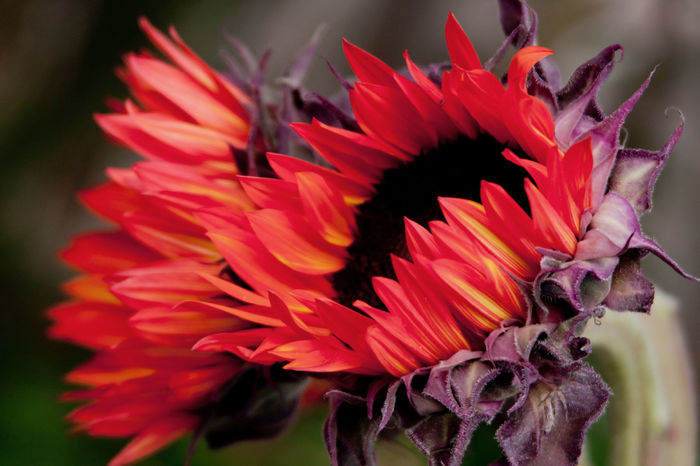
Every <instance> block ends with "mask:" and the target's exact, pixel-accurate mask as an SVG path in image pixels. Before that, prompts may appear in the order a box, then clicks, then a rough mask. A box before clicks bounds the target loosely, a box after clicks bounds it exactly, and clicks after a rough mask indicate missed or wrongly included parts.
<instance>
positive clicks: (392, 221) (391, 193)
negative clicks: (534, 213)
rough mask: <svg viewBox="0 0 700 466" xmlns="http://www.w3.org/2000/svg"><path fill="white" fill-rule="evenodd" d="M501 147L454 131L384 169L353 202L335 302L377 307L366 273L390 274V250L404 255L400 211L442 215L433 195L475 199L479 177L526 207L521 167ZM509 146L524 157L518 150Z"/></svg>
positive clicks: (421, 219) (421, 216) (424, 220)
mask: <svg viewBox="0 0 700 466" xmlns="http://www.w3.org/2000/svg"><path fill="white" fill-rule="evenodd" d="M505 147H506V146H505V145H503V144H501V143H499V142H498V141H496V140H495V139H494V138H493V137H491V136H489V135H481V136H479V137H478V138H477V139H470V138H468V137H466V136H460V137H458V138H457V139H455V140H453V141H449V142H444V143H441V144H440V145H439V146H438V147H436V148H435V149H433V150H431V151H428V152H424V153H422V154H421V155H419V156H418V157H416V158H415V159H414V160H412V161H411V162H409V163H406V164H404V165H402V166H400V167H397V168H392V169H390V170H387V171H386V172H385V173H384V177H383V178H382V180H381V181H380V182H379V184H378V185H377V186H376V194H375V195H374V197H372V199H370V200H368V201H367V202H365V203H364V204H362V205H361V206H360V207H359V212H358V214H357V234H356V235H355V240H354V242H353V243H352V244H351V245H350V247H348V254H349V259H348V261H347V263H346V265H345V267H344V268H343V269H342V270H340V271H338V272H336V273H335V274H333V276H332V283H333V287H334V289H335V291H336V293H337V300H338V302H340V303H342V304H344V305H346V306H350V305H351V304H352V303H353V302H354V301H355V300H357V299H361V300H363V301H365V302H367V303H369V304H371V305H372V306H375V307H379V308H383V305H382V303H381V301H380V300H379V298H378V297H377V295H376V294H375V293H374V289H373V288H372V277H374V276H380V277H389V278H396V277H395V274H394V271H393V268H392V265H391V256H390V254H395V255H396V256H399V257H403V258H405V259H410V257H409V256H410V255H409V253H408V250H407V248H406V240H405V232H404V217H408V218H409V219H411V220H413V221H414V222H417V223H419V224H421V225H422V226H424V227H427V226H428V222H430V221H431V220H442V219H443V216H442V212H441V211H440V206H439V205H438V201H437V199H438V197H458V198H463V199H472V200H475V201H480V198H481V197H480V195H479V191H480V187H481V181H482V180H488V181H491V182H494V183H497V184H499V185H501V186H503V188H504V189H506V191H508V193H509V194H510V196H511V197H512V198H513V199H514V200H515V201H516V202H517V203H518V204H519V205H520V206H522V207H523V208H524V209H525V210H526V211H528V212H529V209H528V207H529V205H528V202H527V197H526V196H525V190H524V188H523V179H524V178H526V177H527V176H528V175H527V172H526V171H525V170H524V169H522V168H521V167H519V166H517V165H515V164H513V163H511V162H509V161H507V160H506V159H505V158H504V157H503V156H502V155H501V152H502V151H503V149H505ZM514 152H515V153H516V154H517V155H518V156H520V157H526V156H525V155H524V154H523V153H522V151H519V150H515V151H514Z"/></svg>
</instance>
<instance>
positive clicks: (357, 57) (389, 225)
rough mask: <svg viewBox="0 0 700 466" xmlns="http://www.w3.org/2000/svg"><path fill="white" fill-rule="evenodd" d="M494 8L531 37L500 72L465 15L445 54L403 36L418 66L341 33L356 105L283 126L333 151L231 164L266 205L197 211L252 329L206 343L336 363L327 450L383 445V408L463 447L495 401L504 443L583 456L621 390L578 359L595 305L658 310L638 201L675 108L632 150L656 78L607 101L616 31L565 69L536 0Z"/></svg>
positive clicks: (367, 453) (352, 456)
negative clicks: (655, 135) (240, 168)
mask: <svg viewBox="0 0 700 466" xmlns="http://www.w3.org/2000/svg"><path fill="white" fill-rule="evenodd" d="M501 6H502V15H503V16H502V23H503V25H504V29H505V32H506V34H507V35H508V41H507V42H506V44H505V45H504V47H507V46H508V45H510V44H513V45H515V46H516V48H518V51H517V53H516V54H515V56H514V57H513V59H512V60H511V62H510V64H509V66H508V72H507V78H506V79H504V80H501V79H499V77H498V76H496V75H494V74H493V73H492V72H491V71H490V67H491V66H492V65H493V60H490V61H489V62H488V63H487V65H486V66H482V63H481V61H480V60H479V58H478V56H477V54H476V52H475V50H474V49H473V47H472V46H471V44H470V42H469V39H468V38H467V36H466V35H465V34H464V32H463V31H462V29H461V27H460V26H459V24H458V23H457V20H456V19H455V18H454V17H453V16H452V15H450V17H449V18H448V20H447V26H446V41H447V47H448V51H449V53H450V59H451V64H450V65H449V66H447V67H446V69H445V70H444V72H443V73H442V74H435V73H432V72H428V73H425V72H423V71H422V70H421V68H420V67H418V66H417V65H416V64H414V63H413V62H412V61H411V59H410V57H409V56H408V54H406V55H405V58H406V66H407V70H408V75H410V78H409V77H407V76H405V75H404V74H401V73H398V72H396V71H394V70H392V69H391V68H390V67H388V66H387V65H386V64H384V63H383V62H381V61H380V60H378V59H377V58H376V57H374V56H372V55H370V54H369V53H367V52H365V51H363V50H362V49H360V48H358V47H356V46H354V45H352V44H350V43H349V42H345V43H344V49H345V54H346V56H347V59H348V61H349V62H350V65H351V67H352V69H353V71H354V73H355V75H356V76H357V81H356V82H355V83H354V84H353V85H348V86H347V87H348V94H349V100H350V103H351V106H352V111H353V116H354V122H352V121H351V122H350V124H345V125H344V126H342V127H341V126H334V125H329V124H325V123H323V122H321V121H316V120H314V121H312V122H311V123H299V124H293V125H292V127H293V128H294V129H295V131H296V132H297V133H298V134H299V135H300V136H301V137H302V138H303V139H304V140H305V141H306V142H307V143H308V144H309V145H310V146H311V147H313V148H314V149H315V150H316V151H317V152H318V154H320V155H321V156H322V157H323V158H324V159H325V161H327V162H328V164H330V165H331V167H330V168H329V167H327V166H319V165H314V164H311V163H309V162H305V161H303V160H300V159H296V158H293V157H290V156H286V155H282V154H277V153H270V154H268V161H269V164H270V166H271V168H272V169H273V170H274V172H275V173H276V175H277V178H259V177H246V176H239V178H238V179H239V181H240V183H241V185H242V187H243V190H244V191H245V192H246V194H247V195H248V197H249V198H250V199H251V201H252V202H253V203H254V204H255V206H256V207H257V209H256V210H253V211H248V212H231V211H230V210H226V209H221V208H211V209H205V210H202V211H200V213H199V218H200V220H201V221H202V223H203V225H204V227H205V228H206V230H207V232H208V236H209V237H210V238H211V239H212V241H213V243H214V244H215V245H216V247H217V249H218V250H219V251H220V252H221V254H222V255H223V257H224V259H225V260H226V262H227V263H228V264H229V266H230V267H231V269H232V270H233V271H234V272H235V273H236V275H237V276H238V277H240V278H241V279H242V280H243V281H244V282H245V283H246V284H247V285H248V286H246V287H243V286H239V285H237V284H232V283H230V282H224V281H221V280H219V279H217V278H215V277H212V276H210V277H209V278H208V279H209V282H210V283H212V284H214V285H216V286H218V287H219V288H220V290H221V291H222V292H224V293H226V294H228V295H229V296H231V297H233V298H235V299H236V300H238V301H239V302H241V303H245V304H243V305H236V306H224V307H222V308H221V307H220V308H221V309H222V310H223V311H225V312H226V313H228V314H231V315H235V316H238V317H240V318H241V319H246V320H248V321H250V322H252V323H254V324H257V327H256V328H254V329H246V330H242V331H235V332H224V333H220V334H215V335H210V336H207V337H205V338H204V339H202V340H200V341H199V342H198V343H197V344H196V346H195V347H196V348H197V349H199V350H203V351H217V352H220V351H229V352H231V353H233V354H236V355H238V356H240V357H242V358H245V359H247V360H250V361H255V362H259V363H262V364H270V363H275V362H280V361H284V362H286V363H287V364H286V366H285V368H286V369H290V370H297V371H306V372H315V373H322V374H327V376H329V377H331V378H333V379H334V381H335V384H336V387H337V388H338V390H337V391H334V392H331V394H330V395H329V396H330V398H331V408H332V412H331V416H330V418H329V420H328V422H327V424H326V431H325V434H326V441H327V444H328V447H329V452H330V454H331V458H332V460H333V462H334V464H338V463H343V464H344V463H348V464H350V463H352V461H359V462H360V463H366V462H372V461H373V450H372V445H373V440H374V439H376V437H377V435H378V434H379V433H380V432H381V431H382V430H383V429H384V427H385V426H386V425H387V424H388V423H389V422H390V421H392V422H393V424H394V425H397V426H399V427H400V428H402V429H404V430H406V432H407V434H408V435H409V436H410V437H411V438H412V439H413V440H414V442H415V443H416V444H417V445H418V447H419V448H421V450H422V451H423V452H424V453H425V454H426V455H428V456H430V457H431V461H434V462H435V464H459V462H460V461H461V457H462V455H463V453H464V450H465V448H466V447H467V444H468V442H469V438H470V436H471V433H472V432H473V430H474V429H475V428H476V426H477V424H478V423H480V422H482V421H487V422H492V421H493V420H494V419H495V418H496V415H497V414H504V415H506V420H505V421H501V427H500V428H499V431H498V432H499V433H498V437H499V440H500V443H501V446H502V447H503V449H504V452H505V454H506V456H507V458H508V460H509V461H510V462H511V463H513V464H525V463H527V462H528V461H531V460H532V459H533V458H535V457H537V456H539V455H545V456H546V457H547V458H550V459H553V462H554V463H556V464H574V463H575V461H576V459H577V457H578V455H579V453H580V450H581V445H582V441H583V433H584V432H585V430H586V429H587V428H588V426H589V425H590V424H591V423H592V422H593V421H594V420H595V419H596V418H597V416H598V415H599V414H600V412H601V411H602V409H603V408H604V406H605V403H606V401H607V398H608V396H609V391H608V389H607V387H606V386H605V384H604V383H603V382H602V381H601V380H600V378H599V377H598V376H597V375H596V374H595V372H594V371H593V370H592V369H591V368H590V367H589V366H587V365H585V364H584V363H582V362H581V361H580V359H581V358H582V357H584V356H585V355H586V354H588V352H589V350H590V345H589V344H588V342H587V340H586V339H585V338H582V337H580V336H579V335H580V332H581V330H582V327H583V325H584V324H585V322H586V321H587V320H588V319H589V318H590V317H592V316H599V315H602V313H603V312H604V310H605V309H614V310H637V311H648V309H649V305H650V302H651V297H652V296H653V289H652V288H651V285H650V284H649V283H648V281H646V279H645V278H644V277H643V275H642V273H641V270H640V268H639V259H640V258H641V257H642V256H644V255H646V254H647V253H648V252H652V253H654V254H657V255H659V256H660V257H662V258H663V259H664V260H667V261H668V262H669V263H671V264H672V265H673V266H674V267H676V268H677V266H675V264H674V263H672V262H671V261H670V259H668V258H667V257H666V256H665V255H664V253H663V252H662V251H661V249H660V248H659V247H658V246H657V245H656V244H655V243H654V242H653V241H652V240H650V239H649V238H647V237H645V236H644V235H643V234H642V233H641V230H640V228H639V220H638V217H639V215H640V214H641V213H642V212H643V211H645V210H647V209H648V208H649V206H650V201H649V196H650V192H651V189H652V187H653V183H654V181H655V178H656V176H657V174H658V171H659V169H660V167H661V166H662V165H663V163H664V162H665V160H666V157H667V156H668V154H669V152H670V150H671V148H672V147H673V144H674V143H675V141H676V140H677V138H678V137H679V135H680V131H681V128H679V129H678V130H677V131H676V133H674V135H673V136H672V138H671V140H670V141H669V143H668V144H667V146H666V147H664V148H663V149H662V150H661V151H659V152H649V151H643V150H630V149H624V148H622V147H621V146H620V143H619V139H620V131H621V128H622V124H623V122H624V120H625V117H626V116H627V114H628V113H629V112H630V110H631V109H632V107H633V105H634V103H635V102H636V101H637V99H638V98H639V97H640V95H641V93H642V92H643V91H644V89H645V88H646V86H647V84H648V80H647V81H645V82H644V84H643V85H642V87H641V88H640V89H639V90H638V91H637V92H635V93H634V95H633V96H632V97H631V98H630V99H629V100H628V101H627V102H625V103H624V104H623V105H622V106H621V107H620V108H619V109H618V110H617V111H615V112H614V113H613V114H612V115H610V116H605V115H604V114H603V113H602V112H601V111H600V109H599V107H598V104H597V102H596V98H597V92H598V89H599V88H600V86H601V84H602V82H603V80H604V79H605V77H606V76H607V75H608V74H609V72H610V70H611V68H612V66H613V63H614V58H615V52H616V51H617V50H618V49H620V47H619V46H612V47H609V48H607V49H605V50H603V51H602V52H601V53H600V54H599V55H598V56H596V57H595V58H593V59H592V60H590V61H589V62H587V63H585V64H584V65H582V66H581V67H580V68H579V69H578V70H577V71H576V72H575V73H574V75H573V76H572V78H571V80H570V81H569V83H568V84H567V85H565V86H563V87H561V86H560V85H559V83H558V82H557V78H556V76H558V73H556V72H554V68H553V65H552V64H551V63H550V62H549V61H548V60H547V58H546V57H547V56H548V55H550V54H551V53H552V52H551V51H550V50H548V49H546V48H543V47H538V46H535V45H534V36H535V31H534V23H535V22H536V21H535V20H534V12H532V11H531V10H530V9H529V7H527V5H525V4H524V3H523V2H518V1H504V2H501ZM502 52H503V50H501V51H499V52H498V53H497V57H499V56H502V55H503V53H502ZM433 69H434V68H433ZM349 374H350V375H352V376H349ZM401 387H403V389H402V390H399V388H401ZM358 405H360V406H358ZM361 410H364V412H365V413H366V414H368V416H369V417H367V415H365V416H359V415H358V412H359V411H361ZM567 413H568V414H567ZM358 419H359V420H358ZM358 422H359V423H360V424H364V426H363V427H360V425H359V424H358ZM358 429H360V431H362V432H364V433H365V434H363V436H362V437H363V438H359V437H358V436H357V435H356V434H357V430H358ZM553 432H556V434H553ZM437 433H440V435H437ZM532 439H535V441H534V442H533V441H531V440H532ZM357 442H361V443H357Z"/></svg>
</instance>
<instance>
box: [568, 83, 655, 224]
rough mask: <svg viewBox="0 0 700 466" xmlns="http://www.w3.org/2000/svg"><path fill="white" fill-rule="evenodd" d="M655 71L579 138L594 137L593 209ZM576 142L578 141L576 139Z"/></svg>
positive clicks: (599, 200)
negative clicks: (632, 114) (627, 121)
mask: <svg viewBox="0 0 700 466" xmlns="http://www.w3.org/2000/svg"><path fill="white" fill-rule="evenodd" d="M653 75H654V71H652V72H651V73H650V74H649V77H648V78H647V79H646V80H645V81H644V83H642V85H641V86H640V87H639V89H637V91H636V92H635V93H634V94H632V96H631V97H630V98H629V99H627V101H626V102H624V103H623V104H622V105H620V107H619V108H618V109H617V110H615V112H614V113H613V114H611V115H610V116H608V117H607V118H605V119H604V120H603V121H601V122H600V123H598V124H597V125H596V126H595V127H593V128H592V129H591V130H590V131H587V132H585V133H583V134H582V135H581V136H580V138H579V140H582V139H585V138H587V137H589V136H590V137H591V138H592V143H593V172H592V174H591V178H592V184H593V210H594V211H595V210H596V208H597V206H598V205H599V204H600V202H601V201H602V198H603V195H604V194H605V192H606V188H607V186H608V178H609V177H610V172H611V170H612V167H613V164H614V163H615V156H616V155H617V152H618V150H619V148H620V131H621V130H622V125H623V124H624V123H625V119H626V118H627V115H629V113H630V111H632V108H633V107H634V105H635V104H636V103H637V101H638V100H639V98H640V97H641V96H642V94H643V93H644V91H645V90H646V88H647V86H649V82H650V81H651V77H652V76H653ZM574 142H576V141H574Z"/></svg>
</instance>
